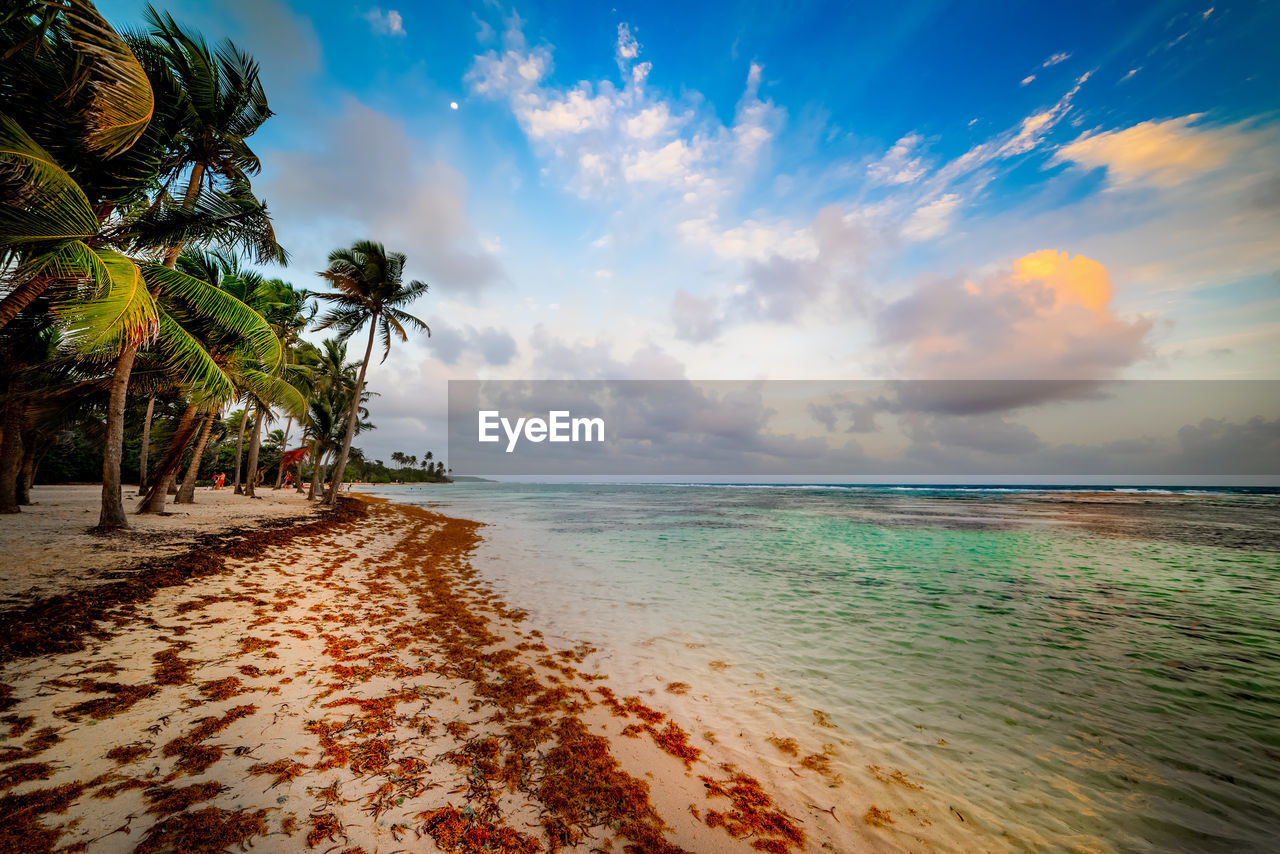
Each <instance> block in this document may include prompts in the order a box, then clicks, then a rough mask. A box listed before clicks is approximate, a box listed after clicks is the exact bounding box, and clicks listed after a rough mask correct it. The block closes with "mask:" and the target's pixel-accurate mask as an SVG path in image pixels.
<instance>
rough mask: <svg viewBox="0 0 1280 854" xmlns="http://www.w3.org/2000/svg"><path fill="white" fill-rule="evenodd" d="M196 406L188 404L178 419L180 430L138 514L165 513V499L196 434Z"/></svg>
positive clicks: (151, 482)
mask: <svg viewBox="0 0 1280 854" xmlns="http://www.w3.org/2000/svg"><path fill="white" fill-rule="evenodd" d="M198 414H199V413H198V411H197V409H196V406H195V404H194V403H193V404H188V406H187V408H186V411H184V412H183V413H182V417H181V418H180V419H178V429H177V430H175V431H174V433H173V438H172V439H170V440H169V447H168V449H166V450H165V454H164V458H163V459H162V460H161V461H160V464H159V465H158V466H156V468H155V471H153V472H152V473H151V481H150V483H148V484H147V494H146V497H145V498H143V499H142V500H141V501H140V502H138V511H137V512H138V513H139V514H142V513H162V512H164V499H165V496H167V495H168V494H169V485H170V484H172V483H173V480H174V478H175V477H176V475H177V473H178V466H180V465H181V464H182V452H183V451H185V450H186V449H187V443H189V442H190V441H191V437H192V435H194V434H195V432H196V428H197V427H198V426H199V425H198V424H197V423H196V415H198Z"/></svg>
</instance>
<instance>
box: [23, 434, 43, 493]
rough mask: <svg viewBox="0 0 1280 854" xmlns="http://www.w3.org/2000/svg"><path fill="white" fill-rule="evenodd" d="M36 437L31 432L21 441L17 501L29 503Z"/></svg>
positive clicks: (33, 481) (35, 457)
mask: <svg viewBox="0 0 1280 854" xmlns="http://www.w3.org/2000/svg"><path fill="white" fill-rule="evenodd" d="M37 460H38V456H37V455H36V437H35V434H34V433H33V434H32V435H30V436H28V437H27V438H26V440H25V441H24V442H23V443H22V467H21V468H19V469H18V503H19V504H22V505H26V506H30V504H31V484H33V483H35V480H36V465H37Z"/></svg>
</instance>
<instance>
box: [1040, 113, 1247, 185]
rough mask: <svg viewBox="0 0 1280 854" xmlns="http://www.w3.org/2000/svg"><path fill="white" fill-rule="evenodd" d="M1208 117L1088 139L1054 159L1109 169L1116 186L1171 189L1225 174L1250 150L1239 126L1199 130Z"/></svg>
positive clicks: (1198, 115) (1086, 136)
mask: <svg viewBox="0 0 1280 854" xmlns="http://www.w3.org/2000/svg"><path fill="white" fill-rule="evenodd" d="M1203 118H1204V114H1203V113H1195V114H1192V115H1189V116H1182V117H1180V118H1175V119H1166V120H1164V121H1149V122H1141V123H1139V124H1136V125H1133V126H1132V127H1127V128H1120V129H1116V130H1109V131H1096V132H1092V133H1086V134H1084V135H1083V136H1081V137H1080V138H1078V139H1076V140H1075V141H1074V142H1071V143H1069V144H1067V145H1064V146H1063V147H1062V148H1060V149H1059V150H1058V151H1057V152H1056V153H1055V154H1054V160H1055V161H1056V162H1059V163H1073V164H1076V165H1078V166H1082V167H1084V168H1086V169H1106V171H1107V179H1108V180H1109V181H1110V182H1111V184H1112V185H1114V186H1130V185H1136V184H1148V185H1154V186H1158V187H1171V186H1174V185H1175V184H1180V183H1182V182H1183V181H1186V180H1188V179H1190V178H1194V177H1197V176H1199V175H1201V174H1204V173H1206V172H1213V171H1215V170H1217V169H1220V168H1222V167H1223V166H1225V165H1226V164H1227V163H1228V162H1230V161H1231V159H1232V158H1233V157H1234V156H1235V155H1236V154H1237V153H1238V152H1240V151H1241V150H1243V149H1244V148H1246V147H1248V140H1247V138H1246V137H1247V136H1248V130H1247V129H1246V128H1244V127H1242V126H1240V125H1235V126H1231V127H1212V126H1205V125H1202V124H1200V121H1201V120H1202V119H1203Z"/></svg>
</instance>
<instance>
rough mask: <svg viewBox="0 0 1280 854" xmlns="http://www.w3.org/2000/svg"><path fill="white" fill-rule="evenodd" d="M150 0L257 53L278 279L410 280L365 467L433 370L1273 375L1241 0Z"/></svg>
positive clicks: (1258, 143)
mask: <svg viewBox="0 0 1280 854" xmlns="http://www.w3.org/2000/svg"><path fill="white" fill-rule="evenodd" d="M100 5H101V8H102V9H103V11H104V12H105V13H106V14H107V15H108V17H109V18H110V19H112V20H113V22H115V23H116V24H117V25H120V26H126V27H127V26H129V25H131V24H135V23H137V22H140V20H141V9H142V5H143V4H141V3H137V2H132V0H111V2H103V3H101V4H100ZM169 8H170V11H172V12H173V13H174V15H175V16H176V17H177V18H179V20H181V21H184V22H189V23H190V24H191V25H193V26H195V27H198V28H199V29H201V30H202V31H203V32H204V33H206V35H207V36H209V37H210V38H217V37H222V36H229V37H231V38H233V39H234V40H235V41H236V42H237V43H238V44H240V45H241V46H242V47H243V48H245V49H247V50H248V51H249V52H251V53H252V54H254V55H255V56H256V57H258V58H259V59H260V61H261V62H262V65H263V77H264V81H265V83H266V86H267V89H268V95H269V97H270V100H271V104H272V107H273V109H274V110H275V111H276V113H277V116H276V117H274V118H273V119H271V120H270V121H269V122H268V123H267V124H266V125H265V126H264V128H263V129H262V131H260V133H259V134H258V135H257V136H256V137H254V139H253V146H254V148H255V150H256V151H257V152H258V153H259V154H260V156H261V157H262V159H263V162H264V169H263V173H262V175H260V176H259V177H258V178H257V179H256V181H255V187H256V188H257V190H258V192H259V194H260V195H263V196H265V197H266V199H267V201H268V204H269V205H270V207H271V209H272V210H273V212H275V215H276V221H277V229H278V232H279V235H280V237H281V239H282V241H283V242H285V244H286V246H287V247H288V248H289V249H290V250H291V251H292V253H293V258H294V261H293V263H292V264H291V265H290V267H289V268H288V269H287V270H286V271H284V273H283V275H285V276H286V277H287V278H289V279H291V280H292V281H293V282H294V283H295V284H297V285H300V286H304V287H313V288H318V287H319V286H320V285H319V281H318V280H317V279H316V277H315V275H314V272H315V271H316V270H319V269H321V268H322V267H323V266H324V256H325V254H326V253H327V252H328V251H329V250H330V249H332V248H335V247H336V246H338V245H341V244H344V243H349V242H350V241H351V240H354V239H357V238H364V237H372V238H375V239H380V240H383V241H384V242H386V243H387V244H388V246H389V247H391V248H394V249H398V250H400V251H404V252H406V253H407V254H408V256H409V260H410V271H411V273H412V275H413V276H415V277H417V278H422V279H424V280H426V281H428V282H430V283H431V285H432V291H431V294H430V295H429V296H428V297H426V298H425V299H424V300H423V301H422V303H421V304H420V305H419V306H418V313H419V314H420V316H422V317H423V318H424V319H426V320H427V321H428V322H429V323H430V324H431V325H432V327H433V330H434V331H435V337H434V338H433V339H432V340H431V341H430V342H427V341H416V342H414V343H413V344H411V345H409V346H406V347H402V348H400V349H399V350H398V351H397V352H396V354H395V355H394V356H393V357H392V359H391V360H390V361H389V362H388V363H387V364H386V365H383V366H379V367H378V368H377V369H376V370H374V371H373V373H372V376H371V382H372V384H373V387H374V390H375V391H378V392H379V393H380V394H381V396H380V397H379V398H378V399H377V400H376V401H375V402H374V404H373V406H372V409H373V417H374V420H375V422H377V423H378V425H379V430H378V431H377V432H376V433H374V434H369V438H368V440H367V441H366V440H363V439H362V443H363V444H365V445H367V446H368V448H369V450H370V451H371V453H373V454H374V455H376V456H385V455H386V454H388V453H389V452H390V451H391V450H395V449H403V450H406V451H409V452H414V451H415V449H418V452H420V450H425V448H426V447H428V446H430V445H431V444H432V443H434V444H435V445H436V446H437V447H439V446H440V445H441V444H442V442H443V436H444V430H443V414H444V412H443V410H444V404H445V398H444V383H445V382H446V381H447V380H448V379H450V378H456V379H470V378H476V377H481V378H486V377H497V378H538V379H544V378H545V379H558V378H578V379H587V378H597V377H608V378H673V377H674V378H678V377H686V378H692V379H752V378H771V379H858V378H885V377H897V378H917V379H919V378H967V377H980V378H991V377H1019V378H1025V377H1035V378H1082V377H1083V378H1093V379H1107V378H1255V379H1256V378H1275V377H1276V376H1277V372H1278V371H1277V368H1280V353H1278V351H1277V346H1276V344H1275V341H1276V340H1277V334H1278V333H1280V299H1277V294H1278V292H1280V287H1278V286H1280V272H1278V271H1280V238H1278V237H1277V236H1276V235H1278V234H1280V168H1277V165H1276V164H1277V163H1280V156H1278V155H1280V125H1278V123H1277V108H1280V99H1277V96H1276V92H1277V91H1280V58H1278V57H1280V52H1277V51H1275V50H1274V42H1275V38H1276V35H1277V34H1280V8H1278V7H1277V6H1276V5H1275V4H1267V3H1262V2H1256V3H1216V4H1210V3H1208V2H1204V3H1194V4H1193V3H1184V2H1166V3H1149V4H1137V3H1133V4H1115V3H1076V4H1071V6H1070V8H1069V11H1068V10H1067V8H1066V7H1062V6H1054V5H1052V4H1044V3H1038V2H1027V3H1009V2H1002V3H954V2H953V3H937V2H935V3H899V4H847V3H828V4H824V3H803V2H801V3H789V4H774V3H755V4H750V3H741V4H730V3H714V4H710V3H707V4H695V3H687V2H686V3H639V4H625V3H621V4H616V5H610V4H608V3H572V4H569V3H563V4H518V5H515V6H512V5H509V4H507V3H502V2H476V3H472V4H465V3H433V4H422V3H407V2H392V3H390V4H387V3H385V2H384V3H381V4H380V5H373V4H365V3H360V2H355V3H352V2H346V3H327V2H308V3H302V2H295V3H288V2H286V1H285V0H230V2H217V0H192V1H191V2H184V3H182V4H180V5H172V6H170V7H169ZM451 103H456V104H457V105H458V106H457V109H452V108H451Z"/></svg>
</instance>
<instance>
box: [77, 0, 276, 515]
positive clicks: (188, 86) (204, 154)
mask: <svg viewBox="0 0 1280 854" xmlns="http://www.w3.org/2000/svg"><path fill="white" fill-rule="evenodd" d="M146 14H147V19H148V22H149V23H150V24H151V33H150V37H149V38H144V39H137V40H135V42H134V44H133V46H132V47H133V50H134V51H135V53H136V54H138V55H141V57H142V61H143V63H144V64H145V65H146V67H147V68H148V70H149V71H151V72H152V76H153V77H154V76H159V77H161V78H163V79H172V80H173V81H175V82H176V92H177V94H178V97H179V102H180V111H179V115H180V116H181V130H182V132H181V134H180V136H179V140H180V142H179V145H178V146H177V147H176V148H175V149H174V150H173V152H172V153H171V155H170V156H169V157H168V158H167V160H166V162H165V164H164V168H165V171H166V172H167V174H168V176H169V180H170V181H173V180H175V179H177V177H178V176H179V175H181V174H182V173H183V172H187V187H186V191H185V192H184V193H183V198H182V202H181V205H180V206H179V207H178V208H177V209H176V210H174V209H173V206H170V205H165V204H163V202H164V201H165V196H167V194H161V195H160V196H158V197H157V204H154V205H153V206H152V209H151V210H150V211H149V212H148V214H149V215H151V216H152V220H151V221H150V222H149V223H148V224H149V225H150V226H151V227H152V230H153V233H157V234H165V235H167V236H168V237H169V238H170V241H169V246H168V248H167V250H166V252H165V256H164V266H165V267H169V268H173V267H174V265H175V264H176V262H177V260H178V256H179V254H180V253H181V252H182V248H183V246H185V245H186V244H187V243H190V242H192V241H193V239H194V240H201V241H202V242H204V240H205V239H207V237H208V234H207V231H208V225H207V224H206V225H205V226H204V227H203V228H196V229H192V228H191V226H192V225H193V224H195V223H197V222H198V221H200V218H199V216H193V215H199V214H206V213H210V212H214V213H216V211H209V210H206V209H207V208H209V203H210V202H218V201H233V202H235V203H236V204H238V205H239V206H241V207H245V206H246V205H247V206H248V207H249V208H250V209H251V208H252V207H253V203H254V202H256V201H257V200H256V199H254V198H253V196H252V193H251V192H250V191H249V187H248V177H247V176H248V175H249V174H256V173H257V171H258V170H259V169H260V164H259V162H258V158H257V156H256V155H255V154H254V153H253V151H252V150H251V149H250V148H249V146H248V145H247V144H246V143H245V139H247V138H248V137H249V136H251V135H252V134H253V133H254V132H255V131H256V130H257V129H258V128H259V127H260V126H261V125H262V123H263V122H265V121H266V120H267V119H268V118H270V116H271V110H270V109H269V108H268V106H267V99H266V94H265V92H264V91H263V89H262V85H261V83H260V82H259V80H258V66H257V63H255V62H254V61H253V60H252V59H251V58H249V57H248V56H247V55H246V54H244V53H243V52H241V51H240V50H239V49H238V48H236V46H235V45H234V44H233V43H232V42H231V41H229V40H228V41H224V42H222V44H221V45H219V48H218V50H217V52H216V53H215V52H214V51H213V50H211V49H210V48H209V46H208V44H206V43H205V41H204V39H203V37H201V36H200V35H199V34H198V33H193V32H191V31H188V30H186V29H184V28H183V27H181V26H180V25H178V23H177V22H176V21H174V19H173V16H171V15H169V14H168V13H165V14H163V15H162V14H160V13H158V12H156V10H155V9H154V8H152V7H151V6H148V7H147V13H146ZM218 179H221V181H222V183H223V184H224V185H225V186H226V187H227V192H225V193H223V194H221V196H215V197H214V198H212V199H209V200H208V201H206V202H205V204H204V205H203V206H202V203H201V186H202V183H203V182H208V184H209V190H210V191H211V192H214V191H215V190H216V187H215V182H216V181H217V180H218ZM233 208H234V205H232V206H230V207H227V210H226V212H227V213H231V212H233V210H232V209H233ZM258 209H259V210H260V212H261V213H262V219H261V220H260V221H258V222H256V223H254V224H253V225H254V226H256V229H255V230H256V232H257V234H256V235H255V234H251V235H249V237H250V240H251V241H253V242H256V243H258V244H259V251H258V258H259V260H278V261H281V262H283V261H284V260H285V255H284V252H283V250H281V249H280V248H279V246H278V245H277V244H276V243H275V238H274V234H273V233H272V232H271V230H270V221H269V220H267V219H266V218H265V212H266V211H265V206H262V205H261V204H259V205H258ZM264 244H265V245H264ZM264 250H265V251H264ZM136 353H137V345H136V344H134V345H133V346H131V347H130V346H125V347H124V348H123V349H122V350H121V352H120V355H119V357H118V359H117V362H116V370H115V373H116V384H115V385H113V387H112V392H113V396H114V395H115V394H116V392H117V387H118V392H119V396H120V398H121V404H120V406H119V407H118V408H119V417H118V418H115V419H114V423H113V416H114V415H115V414H116V409H115V407H113V408H111V409H109V411H108V425H107V428H108V429H107V442H108V447H107V451H106V453H105V454H104V462H103V496H102V513H101V518H100V520H99V525H100V526H104V527H105V526H115V527H120V526H124V525H126V524H127V523H126V522H125V520H124V510H123V506H121V502H120V490H119V485H118V484H119V450H118V448H119V447H120V446H121V445H122V443H123V441H124V406H123V397H124V395H125V394H126V393H127V391H128V384H129V373H130V372H131V370H132V368H133V360H134V357H135V354H136ZM113 462H114V468H115V471H114V472H110V471H108V467H109V466H110V465H111V464H112V463H113ZM111 479H114V480H115V481H116V488H115V489H114V490H110V489H109V488H108V484H107V481H108V480H111ZM162 500H163V499H162Z"/></svg>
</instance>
